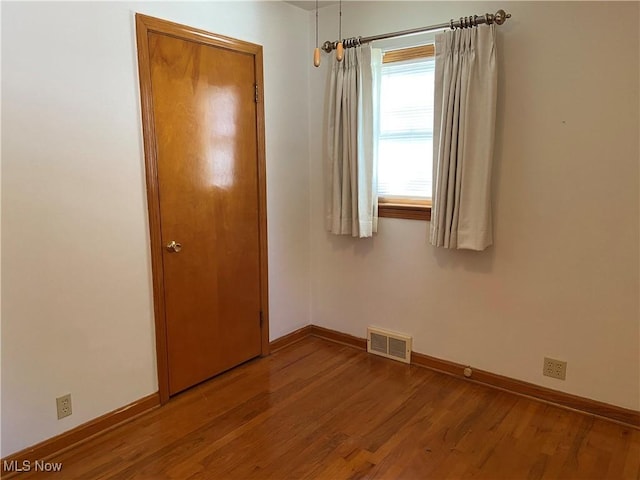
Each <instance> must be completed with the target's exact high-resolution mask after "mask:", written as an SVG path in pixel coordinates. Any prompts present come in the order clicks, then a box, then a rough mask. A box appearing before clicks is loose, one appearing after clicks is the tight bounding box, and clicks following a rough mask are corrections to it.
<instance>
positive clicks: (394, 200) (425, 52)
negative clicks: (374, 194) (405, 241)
mask: <svg viewBox="0 0 640 480" xmlns="http://www.w3.org/2000/svg"><path fill="white" fill-rule="evenodd" d="M434 56H435V44H433V43H429V44H426V45H420V46H417V47H408V48H399V49H395V50H388V51H385V52H384V53H383V57H382V63H383V64H385V63H393V62H403V61H406V60H413V59H418V58H428V57H434ZM378 217H383V218H404V219H407V220H426V221H430V220H431V200H425V199H418V198H411V197H383V196H378Z"/></svg>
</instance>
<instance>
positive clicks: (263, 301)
mask: <svg viewBox="0 0 640 480" xmlns="http://www.w3.org/2000/svg"><path fill="white" fill-rule="evenodd" d="M152 32H153V33H158V34H161V35H167V36H171V37H176V38H179V39H183V40H187V41H193V42H197V43H202V44H205V45H211V46H214V47H219V48H225V49H227V50H232V51H235V52H239V53H246V54H250V55H252V56H253V59H254V67H255V76H256V93H257V95H256V131H257V150H258V151H257V154H258V155H257V161H258V165H257V167H258V203H259V206H258V218H259V225H258V235H259V242H260V251H259V254H260V305H261V311H262V324H261V352H260V353H261V355H262V356H266V355H268V354H269V290H268V264H267V195H266V160H265V140H264V133H265V128H264V102H263V95H262V91H263V88H262V87H263V85H264V78H263V72H262V46H261V45H257V44H254V43H249V42H245V41H242V40H236V39H234V38H230V37H225V36H223V35H217V34H214V33H210V32H207V31H204V30H199V29H197V28H193V27H189V26H186V25H180V24H178V23H173V22H169V21H167V20H161V19H159V18H154V17H150V16H147V15H143V14H140V13H136V39H137V44H138V74H139V80H140V101H141V110H142V136H143V140H144V158H145V172H146V180H147V208H148V212H149V234H150V243H151V269H152V277H153V307H154V319H155V337H156V363H157V371H158V393H159V395H160V403H161V404H165V403H166V402H168V401H169V361H168V360H169V359H168V351H167V318H166V308H165V287H164V273H163V263H162V254H163V244H162V231H161V222H160V197H159V185H158V158H157V152H158V150H157V138H156V132H155V126H154V125H155V122H154V113H153V96H152V90H151V88H152V87H151V67H150V55H149V40H148V39H149V33H152ZM258 93H259V94H258Z"/></svg>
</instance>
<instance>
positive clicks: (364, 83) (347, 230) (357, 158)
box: [326, 46, 381, 237]
mask: <svg viewBox="0 0 640 480" xmlns="http://www.w3.org/2000/svg"><path fill="white" fill-rule="evenodd" d="M380 64H381V53H380V51H379V50H375V49H371V47H369V46H363V47H356V48H350V49H346V50H345V52H344V58H343V60H342V62H337V61H335V60H334V63H333V67H332V70H331V72H330V75H331V77H330V87H329V102H330V103H329V116H328V160H327V161H328V168H327V172H328V182H327V192H326V195H327V199H328V201H327V207H326V208H327V215H326V228H327V230H328V231H330V232H331V233H334V234H336V235H352V236H354V237H370V236H372V235H373V233H374V232H376V231H377V221H378V218H377V216H378V213H377V211H378V195H377V190H376V186H375V165H376V158H375V156H376V152H377V147H376V134H377V130H378V128H377V123H376V122H377V115H376V110H377V103H378V102H377V101H376V99H374V95H377V92H378V89H377V88H376V83H375V78H374V74H373V69H374V68H376V66H377V65H380Z"/></svg>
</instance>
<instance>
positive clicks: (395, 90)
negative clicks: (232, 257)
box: [378, 57, 435, 200]
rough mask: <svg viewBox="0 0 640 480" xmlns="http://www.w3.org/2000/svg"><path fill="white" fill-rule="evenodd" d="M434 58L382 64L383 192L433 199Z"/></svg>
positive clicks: (380, 190)
mask: <svg viewBox="0 0 640 480" xmlns="http://www.w3.org/2000/svg"><path fill="white" fill-rule="evenodd" d="M434 68H435V61H434V59H433V57H429V58H420V59H413V60H408V61H403V62H393V63H386V64H384V65H383V66H382V78H381V84H380V137H379V143H378V196H380V197H383V198H384V199H389V200H393V198H414V199H421V200H427V199H430V198H431V177H432V164H433V160H432V157H433V84H434Z"/></svg>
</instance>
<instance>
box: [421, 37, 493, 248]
mask: <svg viewBox="0 0 640 480" xmlns="http://www.w3.org/2000/svg"><path fill="white" fill-rule="evenodd" d="M497 81H498V67H497V62H496V43H495V26H494V25H491V26H481V27H477V28H469V29H463V30H454V31H448V32H445V33H442V34H438V35H437V36H436V68H435V102H434V132H433V138H434V142H433V158H434V162H433V174H434V182H433V188H434V192H433V206H432V213H431V226H430V241H431V243H432V244H433V245H436V246H438V247H445V248H458V249H470V250H484V249H485V248H487V247H488V246H489V245H491V244H492V243H493V235H492V224H491V165H492V159H493V140H494V131H495V116H496V96H497Z"/></svg>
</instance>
